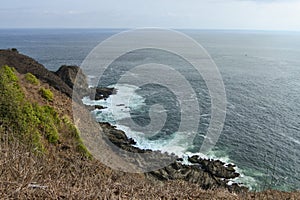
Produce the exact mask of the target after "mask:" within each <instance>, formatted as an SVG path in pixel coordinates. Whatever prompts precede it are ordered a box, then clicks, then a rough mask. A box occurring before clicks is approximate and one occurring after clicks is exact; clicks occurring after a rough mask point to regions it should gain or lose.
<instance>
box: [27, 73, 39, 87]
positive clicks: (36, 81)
mask: <svg viewBox="0 0 300 200" xmlns="http://www.w3.org/2000/svg"><path fill="white" fill-rule="evenodd" d="M25 79H26V81H27V82H29V83H31V84H33V85H39V84H40V81H39V79H37V78H36V77H35V76H34V75H33V74H31V73H27V74H25Z"/></svg>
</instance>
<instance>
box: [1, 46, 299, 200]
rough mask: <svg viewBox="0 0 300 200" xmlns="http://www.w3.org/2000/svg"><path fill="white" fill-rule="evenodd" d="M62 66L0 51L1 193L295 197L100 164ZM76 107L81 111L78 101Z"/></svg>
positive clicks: (67, 196) (103, 196)
mask: <svg viewBox="0 0 300 200" xmlns="http://www.w3.org/2000/svg"><path fill="white" fill-rule="evenodd" d="M65 68H66V67H64V69H61V70H59V72H57V73H52V72H49V71H48V70H47V69H46V68H44V67H43V66H42V65H41V64H39V63H37V62H36V61H34V60H32V59H31V58H29V57H27V56H23V55H21V54H19V53H17V52H13V51H8V50H1V51H0V77H1V79H0V91H1V93H0V95H1V98H0V174H1V175H0V197H1V199H297V198H298V197H299V196H300V194H299V193H296V192H295V193H287V192H278V191H265V192H261V193H254V192H248V191H246V190H241V192H240V193H237V192H235V191H232V192H230V191H229V190H228V188H225V187H224V188H222V187H220V188H215V189H214V188H209V189H208V190H204V189H203V187H201V184H200V183H201V179H199V180H200V181H199V182H195V183H191V182H189V181H188V180H186V179H177V180H176V179H173V180H172V179H171V178H170V177H169V178H166V179H162V180H159V179H158V178H155V176H151V178H150V177H149V174H148V175H145V174H129V173H123V172H120V171H114V170H112V169H110V168H108V167H106V166H105V165H103V164H102V163H100V162H99V161H97V160H96V159H95V158H93V157H92V156H91V154H90V153H89V151H88V149H87V148H86V147H85V146H84V145H83V143H82V141H81V138H80V133H79V131H78V130H77V128H76V127H75V126H74V124H73V122H72V107H71V106H72V99H71V98H70V95H71V94H72V93H71V91H72V89H71V87H72V85H70V84H66V83H65V82H64V81H65V80H69V78H68V77H70V76H68V77H65V78H64V81H63V80H62V79H61V78H60V77H64V75H65V74H66V71H68V70H66V69H65ZM71 68H72V67H71ZM73 68H74V67H73ZM73 68H72V69H73ZM62 71H64V72H62ZM75 71H78V69H77V70H75ZM72 74H73V75H74V73H72ZM79 106H81V107H82V105H79ZM82 112H85V114H88V111H87V110H86V109H85V108H84V107H82ZM102 126H103V127H104V131H106V130H107V131H106V132H107V133H109V134H111V136H110V139H111V140H112V142H115V143H116V144H117V143H120V144H121V145H122V147H123V148H124V149H126V150H129V151H137V149H132V147H131V146H130V142H129V143H126V145H124V144H125V143H124V141H126V140H129V139H128V138H127V137H126V136H123V139H122V140H120V139H119V137H117V136H118V134H121V135H122V134H124V133H122V132H120V131H117V130H115V129H114V128H113V127H111V126H110V125H108V124H102ZM195 159H196V160H195ZM195 159H194V161H195V162H198V161H197V158H195ZM199 162H200V161H199ZM201 162H204V161H201ZM163 170H164V169H162V171H163ZM169 170H170V169H169ZM157 173H159V172H157ZM157 173H156V174H157ZM161 173H163V172H161ZM174 173H175V172H174ZM157 175H158V176H159V175H161V174H157Z"/></svg>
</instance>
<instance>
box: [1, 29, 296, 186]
mask: <svg viewBox="0 0 300 200" xmlns="http://www.w3.org/2000/svg"><path fill="white" fill-rule="evenodd" d="M120 31H121V30H116V29H114V30H110V29H96V30H93V29H86V30H77V29H69V30H63V29H59V30H56V29H43V30H39V29H14V30H13V29H10V30H6V29H0V48H1V49H8V48H17V49H18V50H19V52H20V53H23V54H25V55H28V56H30V57H33V58H34V59H36V60H37V61H39V62H40V63H42V64H43V65H44V66H45V67H47V68H48V69H49V70H52V71H55V70H57V69H58V68H59V67H60V66H61V65H64V64H66V65H78V66H80V64H81V62H82V61H83V60H84V59H85V57H86V56H87V55H88V53H89V52H90V51H91V50H92V49H93V48H94V47H95V46H96V45H98V44H99V43H100V42H101V41H103V40H105V39H106V38H108V37H110V36H111V35H113V34H116V33H119V32H120ZM182 32H183V33H185V34H187V35H189V36H191V37H192V38H193V39H195V40H196V41H197V42H199V43H200V44H201V45H202V46H203V47H204V48H205V49H206V50H207V51H208V53H209V54H210V55H211V57H212V58H213V60H214V61H215V63H216V64H217V66H218V68H219V70H220V73H221V75H222V77H223V81H224V85H225V89H226V95H227V101H228V104H227V113H226V121H225V125H224V129H223V132H222V134H221V136H220V138H219V140H218V143H217V145H216V146H215V148H214V149H213V151H211V152H210V153H209V155H208V156H209V157H211V158H217V159H221V160H223V161H226V162H232V163H234V164H236V165H237V167H238V170H239V172H240V173H241V174H242V177H241V178H239V179H238V180H237V181H240V182H243V183H244V184H245V185H247V186H249V187H251V188H252V189H255V190H262V189H268V188H273V189H280V190H286V191H289V190H295V189H300V33H296V32H263V31H209V30H203V31H198V30H184V31H182ZM155 56H156V59H158V61H159V59H165V58H169V57H168V56H169V55H167V54H166V55H164V54H162V53H157V52H153V51H149V50H148V51H147V50H143V51H140V52H135V53H134V59H132V57H131V59H130V58H129V56H128V57H126V56H124V57H123V59H124V60H123V61H122V64H123V65H132V64H133V63H134V62H136V63H139V62H140V60H145V59H151V58H152V57H155ZM173 62H174V63H173V64H174V66H175V68H177V69H178V70H181V68H180V66H179V65H178V63H179V62H177V61H176V60H175V59H174V61H173ZM118 67H119V68H118ZM120 67H122V66H121V65H120V66H116V67H115V70H120ZM183 71H184V70H183ZM183 73H185V74H186V77H187V79H188V80H189V81H191V82H193V81H194V82H195V85H197V84H198V83H199V85H203V84H201V83H203V80H202V79H199V80H198V79H194V78H195V77H193V74H192V73H191V72H189V71H185V72H183ZM196 82H197V83H196ZM111 83H114V82H113V80H110V79H107V85H110V84H111ZM117 88H118V89H119V93H118V94H117V95H115V96H112V97H111V98H109V99H108V101H107V102H100V103H101V104H106V105H110V102H111V101H115V102H117V104H119V105H121V104H123V103H126V102H122V99H124V96H126V95H128V94H132V93H134V94H135V96H134V98H132V105H128V107H126V109H127V110H126V109H125V108H122V106H119V107H118V108H117V107H115V108H113V109H114V112H115V113H114V116H113V115H112V113H111V110H110V109H112V108H108V109H107V110H104V111H101V112H99V111H95V114H96V116H97V119H99V120H100V121H108V122H111V123H114V121H115V119H114V117H116V118H124V117H125V118H126V117H129V116H130V115H128V114H129V112H130V111H128V109H129V110H130V109H132V110H134V111H136V112H135V113H134V114H135V115H131V116H136V118H137V120H138V119H140V121H139V123H140V124H143V123H144V124H147V120H149V119H148V118H147V117H145V116H144V115H145V112H144V109H147V104H146V103H145V99H144V98H143V97H145V96H147V94H143V91H141V90H136V89H137V88H134V87H132V86H130V85H119V86H117ZM148 89H149V88H148ZM149 91H152V93H151V95H152V96H155V97H160V99H159V100H160V101H161V102H162V104H172V102H171V103H170V98H171V96H170V95H168V93H166V92H164V90H163V89H162V88H156V86H153V88H150V89H149ZM159 92H162V93H164V94H165V95H159ZM196 92H197V93H198V94H199V95H200V96H201V97H204V98H203V102H201V103H200V106H201V108H202V113H201V117H202V118H201V119H202V121H201V124H200V128H199V133H198V135H197V136H198V137H196V141H194V144H193V145H192V146H186V143H185V141H182V140H181V138H178V137H177V136H176V135H175V137H173V138H172V139H170V140H172V141H168V142H169V144H171V145H166V144H165V143H164V142H166V141H163V140H159V139H158V140H146V139H145V138H142V137H141V135H140V134H138V133H135V132H134V131H133V130H131V129H130V127H121V128H122V129H123V130H125V131H126V133H127V134H128V135H129V136H130V137H133V138H134V139H136V140H137V142H138V145H139V146H140V147H145V148H146V147H147V148H152V149H162V150H165V151H170V152H176V153H178V152H180V153H183V154H185V153H187V154H189V153H190V154H192V153H197V145H198V146H199V145H201V141H202V140H203V137H204V136H205V131H206V128H207V125H208V124H209V119H210V99H209V95H208V92H207V88H206V87H205V86H204V87H200V86H199V88H197V91H196ZM85 101H86V102H87V103H92V102H89V100H88V99H85ZM174 105H175V104H174ZM117 109H119V110H117ZM170 109H172V108H170ZM116 110H117V111H118V112H116ZM116 113H117V114H116ZM130 114H132V113H130ZM176 123H178V121H176V118H174V119H173V121H172V123H170V125H169V126H170V127H169V128H172V127H174V126H176ZM168 130H170V129H168ZM201 138H202V139H201Z"/></svg>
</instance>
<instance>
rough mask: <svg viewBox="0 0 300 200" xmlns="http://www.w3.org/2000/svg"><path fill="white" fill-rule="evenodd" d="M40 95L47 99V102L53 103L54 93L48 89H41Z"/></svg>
mask: <svg viewBox="0 0 300 200" xmlns="http://www.w3.org/2000/svg"><path fill="white" fill-rule="evenodd" d="M39 92H40V94H41V96H42V97H43V98H44V99H46V100H47V101H53V96H54V95H53V93H52V92H51V90H50V89H46V88H41V89H40V91H39Z"/></svg>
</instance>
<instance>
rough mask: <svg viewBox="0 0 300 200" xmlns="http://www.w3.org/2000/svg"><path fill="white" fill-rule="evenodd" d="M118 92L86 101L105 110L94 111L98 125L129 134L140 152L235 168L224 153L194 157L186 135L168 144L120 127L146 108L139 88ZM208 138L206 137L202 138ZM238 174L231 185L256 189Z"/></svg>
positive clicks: (123, 88)
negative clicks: (216, 162) (134, 112)
mask: <svg viewBox="0 0 300 200" xmlns="http://www.w3.org/2000/svg"><path fill="white" fill-rule="evenodd" d="M112 87H115V88H116V89H117V90H118V92H117V94H116V95H111V96H110V97H109V98H108V99H107V100H99V101H95V100H90V99H89V97H85V98H83V103H84V104H86V105H101V106H104V107H106V108H105V109H102V110H97V109H96V110H94V111H93V113H94V114H95V116H96V119H97V120H98V121H104V122H109V123H111V124H113V125H116V127H117V129H119V130H122V131H124V132H125V133H126V135H127V136H128V137H129V138H133V139H134V140H135V141H136V145H135V146H136V147H139V148H141V149H151V150H159V151H161V152H168V153H174V154H176V155H178V156H179V157H182V158H183V161H182V163H183V164H187V165H190V164H191V163H190V162H188V157H190V156H193V155H198V156H200V157H201V158H206V159H208V158H210V159H218V160H221V161H222V162H224V163H226V164H229V163H231V164H232V161H231V160H230V158H229V156H228V155H226V154H225V152H223V153H222V152H220V151H210V153H208V154H207V155H204V154H201V153H191V152H189V151H188V149H189V148H190V147H192V145H193V144H192V140H191V139H190V138H187V133H184V132H182V133H180V132H178V133H176V134H174V136H173V137H172V138H170V139H168V140H166V139H158V140H149V139H148V138H147V136H146V135H145V134H143V133H141V132H137V131H134V130H132V129H131V128H130V127H128V126H124V125H121V124H119V123H118V121H119V120H122V119H127V118H130V110H131V109H139V108H140V107H141V106H143V105H145V99H144V98H143V97H141V96H139V95H138V94H137V93H136V92H135V90H136V89H138V87H136V86H132V85H125V84H122V85H121V84H118V85H114V86H112ZM203 137H206V136H203ZM235 169H236V171H237V172H238V173H240V174H241V175H240V177H238V178H235V179H232V180H231V181H230V182H229V183H228V184H232V183H233V182H234V183H243V184H244V185H247V186H248V187H250V189H251V186H255V185H257V183H256V181H255V179H254V178H252V177H250V176H246V175H244V172H243V170H241V169H239V168H238V167H235Z"/></svg>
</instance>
